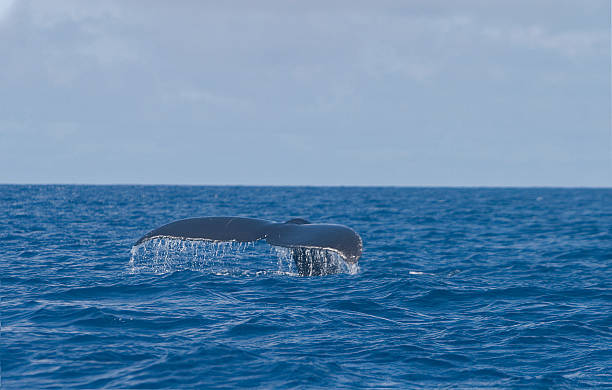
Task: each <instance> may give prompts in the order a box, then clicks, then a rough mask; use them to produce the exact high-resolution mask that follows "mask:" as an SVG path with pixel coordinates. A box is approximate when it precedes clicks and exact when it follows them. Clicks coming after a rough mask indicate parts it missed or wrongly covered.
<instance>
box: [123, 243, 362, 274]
mask: <svg viewBox="0 0 612 390" xmlns="http://www.w3.org/2000/svg"><path fill="white" fill-rule="evenodd" d="M183 270H190V271H197V272H206V273H213V274H216V275H234V276H262V275H272V274H276V275H287V276H325V275H333V274H339V273H346V274H356V273H357V272H359V266H358V265H357V264H352V263H348V262H346V261H345V260H344V259H343V257H342V256H341V255H339V254H338V253H337V252H335V251H332V250H326V249H319V248H285V247H280V246H267V245H265V244H264V243H263V242H261V241H255V242H234V241H207V240H179V239H172V238H156V239H152V240H148V241H146V242H144V243H141V244H139V245H135V246H134V247H132V249H131V251H130V260H129V263H128V272H129V273H145V272H152V273H157V274H165V273H171V272H175V271H183Z"/></svg>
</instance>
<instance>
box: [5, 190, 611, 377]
mask: <svg viewBox="0 0 612 390" xmlns="http://www.w3.org/2000/svg"><path fill="white" fill-rule="evenodd" d="M0 215H1V216H2V223H1V224H0V264H1V272H2V279H1V281H2V307H1V321H2V333H1V363H2V367H1V369H2V377H1V380H2V383H1V386H2V388H3V389H25V388H100V387H104V388H181V389H186V388H209V387H239V386H247V387H263V388H270V387H272V388H275V387H283V388H284V387H356V388H366V387H367V388H371V387H383V388H396V387H397V388H440V387H441V388H446V387H448V388H478V387H486V388H521V387H522V388H551V387H552V388H591V387H592V388H603V387H610V386H612V331H611V328H610V326H611V325H612V290H611V280H612V190H610V189H539V188H533V189H494V188H474V189H468V188H466V189H448V188H320V187H286V188H285V187H187V186H60V185H57V186H56V185H51V186H17V185H4V186H0ZM215 215H221V216H222V215H237V216H248V217H256V218H264V219H270V220H275V221H285V220H287V219H290V218H294V217H302V218H306V219H309V220H311V221H312V222H330V223H341V224H345V225H348V226H350V227H352V228H353V229H355V230H356V231H357V232H358V233H359V234H360V235H361V237H362V238H363V243H364V253H363V256H362V258H361V260H360V262H359V267H358V268H355V269H346V270H345V271H344V272H342V273H339V274H334V275H327V276H321V277H299V276H297V275H295V274H294V273H292V272H291V269H288V268H287V265H286V264H284V263H283V262H282V261H281V260H280V258H279V257H278V256H277V255H276V254H275V252H274V250H270V248H269V247H268V246H267V245H265V244H259V243H257V244H255V245H251V246H244V247H233V248H226V247H224V248H222V250H221V251H220V252H219V253H218V258H214V257H213V258H211V256H207V257H206V258H204V257H203V256H202V255H201V253H203V252H197V251H198V250H202V251H205V250H206V248H203V247H202V248H200V247H197V246H196V247H193V246H192V247H189V248H187V249H186V248H184V247H181V246H180V245H175V246H172V244H169V243H162V244H160V243H158V244H157V245H158V247H157V249H155V247H153V248H151V249H150V250H151V251H154V250H160V252H159V253H156V252H151V251H150V252H148V254H149V255H148V256H140V257H138V256H136V257H137V258H135V259H134V258H131V253H130V249H131V246H132V244H133V243H134V242H135V241H136V240H137V239H138V238H139V237H140V236H141V235H143V234H144V233H146V232H147V231H149V230H151V229H153V228H155V227H157V226H159V225H162V224H164V223H167V222H170V221H173V220H176V219H180V218H187V217H193V216H215ZM200 245H207V244H205V243H200ZM196 252H197V253H196ZM207 253H209V254H210V253H211V252H210V250H209V252H207Z"/></svg>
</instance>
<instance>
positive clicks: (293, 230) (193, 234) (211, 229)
mask: <svg viewBox="0 0 612 390" xmlns="http://www.w3.org/2000/svg"><path fill="white" fill-rule="evenodd" d="M154 238H176V239H180V240H207V241H237V242H249V241H257V240H266V242H268V243H269V244H270V245H276V246H281V247H285V248H290V249H292V250H295V251H299V250H301V249H305V248H306V249H307V248H314V249H323V250H330V251H333V252H336V253H338V254H339V255H340V256H342V258H343V259H344V260H345V261H347V262H349V263H356V262H357V261H358V260H359V258H360V257H361V251H362V241H361V237H359V235H358V234H357V233H356V232H355V231H354V230H353V229H351V228H349V227H347V226H344V225H334V224H323V223H321V224H315V223H310V222H308V221H307V220H305V219H301V218H295V219H291V220H289V221H287V222H284V223H278V222H272V221H267V220H264V219H256V218H244V217H203V218H189V219H183V220H180V221H175V222H171V223H169V224H167V225H164V226H161V227H159V228H157V229H155V230H152V231H150V232H149V233H147V234H145V235H144V236H143V237H141V238H140V239H139V240H138V241H137V242H136V244H134V245H139V244H142V243H143V242H146V241H148V240H152V239H154ZM294 258H295V257H294Z"/></svg>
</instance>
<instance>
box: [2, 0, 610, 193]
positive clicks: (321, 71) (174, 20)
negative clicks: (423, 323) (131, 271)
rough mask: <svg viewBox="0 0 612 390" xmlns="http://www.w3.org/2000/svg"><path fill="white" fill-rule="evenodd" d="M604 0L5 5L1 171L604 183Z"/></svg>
mask: <svg viewBox="0 0 612 390" xmlns="http://www.w3.org/2000/svg"><path fill="white" fill-rule="evenodd" d="M610 44H611V43H610V2H609V1H608V0H583V1H576V0H571V1H564V0H508V1H504V0H498V1H489V0H462V1H451V0H444V1H440V0H420V1H419V0H415V1H404V0H398V1H386V0H377V1H360V0H347V1H333V0H332V1H290V0H278V1H265V0H264V1H257V2H254V1H206V2H202V1H180V2H168V1H137V0H135V1H113V0H106V1H102V2H91V1H79V0H75V1H67V0H54V1H46V0H40V1H28V0H0V53H1V54H0V166H1V167H2V168H1V169H0V183H33V184H35V183H91V184H195V185H207V184H211V185H223V184H240V185H360V186H361V185H366V186H370V185H390V186H570V187H582V186H595V187H602V186H603V187H609V186H612V134H611V101H610V90H611V82H610Z"/></svg>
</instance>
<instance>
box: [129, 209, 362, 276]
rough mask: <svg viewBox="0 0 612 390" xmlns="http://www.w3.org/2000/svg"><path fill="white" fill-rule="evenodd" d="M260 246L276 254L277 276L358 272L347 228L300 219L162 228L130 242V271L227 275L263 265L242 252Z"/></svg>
mask: <svg viewBox="0 0 612 390" xmlns="http://www.w3.org/2000/svg"><path fill="white" fill-rule="evenodd" d="M263 242H265V243H268V244H270V245H271V246H272V248H273V251H272V252H273V253H275V254H276V259H277V260H276V262H275V263H276V264H277V266H278V267H277V268H278V269H277V270H276V271H277V272H287V273H292V274H295V275H299V276H324V275H331V274H337V273H342V272H345V273H351V274H352V273H356V272H358V270H359V267H358V265H357V262H358V260H359V258H360V257H361V252H362V241H361V237H359V235H358V234H357V233H356V232H355V231H354V230H352V229H351V228H349V227H347V226H344V225H335V224H311V223H310V222H308V221H306V220H305V219H301V218H295V219H291V220H289V221H287V222H284V223H277V222H271V221H267V220H262V219H256V218H244V217H204V218H189V219H184V220H179V221H175V222H171V223H169V224H167V225H163V226H161V227H159V228H157V229H154V230H152V231H150V232H149V233H147V234H145V235H144V236H143V237H141V238H140V239H139V240H138V241H137V242H136V244H135V245H134V247H133V248H132V252H131V258H130V267H131V268H132V269H133V270H134V271H136V270H138V269H140V268H141V267H142V266H143V263H144V265H145V266H148V267H150V268H151V269H153V270H154V271H155V272H169V271H172V270H180V269H196V270H206V269H210V270H213V269H214V270H216V269H218V268H221V269H222V270H223V272H225V273H233V272H236V271H241V270H244V269H252V268H253V267H254V266H261V265H262V264H261V263H262V262H265V261H266V256H265V255H263V254H261V253H260V254H255V255H254V254H253V251H252V250H247V248H248V249H250V248H258V245H259V243H263ZM141 259H145V260H144V261H143V260H141ZM267 260H268V261H269V256H268V257H267ZM269 269H270V268H269V266H268V267H266V266H264V270H269ZM260 270H261V269H260Z"/></svg>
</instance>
